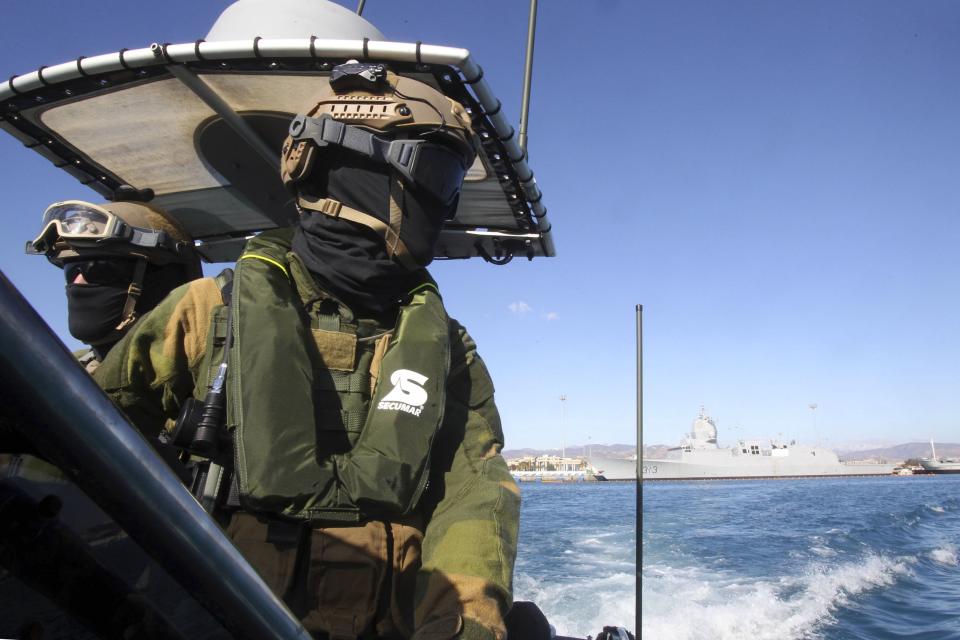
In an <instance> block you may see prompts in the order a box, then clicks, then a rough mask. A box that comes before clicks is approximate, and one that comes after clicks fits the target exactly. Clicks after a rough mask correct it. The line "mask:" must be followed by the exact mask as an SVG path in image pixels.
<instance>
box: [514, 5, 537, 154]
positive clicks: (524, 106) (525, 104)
mask: <svg viewBox="0 0 960 640" xmlns="http://www.w3.org/2000/svg"><path fill="white" fill-rule="evenodd" d="M536 31H537V0H530V20H529V22H528V23H527V62H526V65H525V67H524V72H523V101H522V102H521V103H520V137H519V138H517V144H519V145H520V150H521V151H523V153H524V155H527V114H528V113H529V111H530V83H531V81H532V79H533V41H534V35H535V34H536Z"/></svg>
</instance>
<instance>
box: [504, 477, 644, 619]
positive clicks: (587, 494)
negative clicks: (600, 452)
mask: <svg viewBox="0 0 960 640" xmlns="http://www.w3.org/2000/svg"><path fill="white" fill-rule="evenodd" d="M520 494H521V498H522V500H523V503H522V507H521V514H520V540H519V545H518V549H517V567H516V572H515V574H514V598H515V599H517V600H530V601H532V602H535V603H536V604H537V605H538V606H539V607H540V609H541V610H542V611H543V612H544V614H546V616H547V619H548V620H549V621H550V624H552V625H553V626H554V627H555V628H556V630H557V633H558V634H559V635H568V636H577V637H582V638H586V637H587V635H591V636H596V634H597V632H599V631H601V630H602V629H603V627H604V626H605V625H614V626H621V627H626V628H627V629H629V630H630V631H635V630H636V566H637V564H636V563H637V561H636V548H637V542H636V540H637V538H636V531H637V529H636V517H637V492H636V483H632V482H589V483H569V484H566V483H564V484H560V483H536V482H522V483H520Z"/></svg>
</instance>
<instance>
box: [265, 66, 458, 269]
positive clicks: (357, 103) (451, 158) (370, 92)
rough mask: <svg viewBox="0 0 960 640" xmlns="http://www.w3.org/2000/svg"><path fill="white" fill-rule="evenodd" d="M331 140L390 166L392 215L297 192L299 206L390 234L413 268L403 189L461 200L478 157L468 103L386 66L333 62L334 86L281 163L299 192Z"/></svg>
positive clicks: (298, 129)
mask: <svg viewBox="0 0 960 640" xmlns="http://www.w3.org/2000/svg"><path fill="white" fill-rule="evenodd" d="M331 145H332V146H335V147H339V148H341V149H346V150H349V151H351V152H353V153H355V154H358V155H360V156H362V157H365V158H367V159H369V160H372V161H374V162H377V163H380V164H383V165H385V166H386V167H387V168H388V169H389V170H390V172H391V173H392V174H393V176H394V182H395V183H396V185H397V187H398V189H391V194H390V220H389V221H384V220H381V219H379V218H377V217H375V216H373V215H370V213H369V212H363V211H357V210H356V209H352V208H350V207H347V206H344V205H343V204H342V203H340V202H337V201H335V200H331V199H329V198H319V199H313V198H310V197H308V196H307V195H306V194H304V193H298V194H297V195H298V198H297V204H298V206H299V207H300V208H301V209H309V210H312V211H316V212H319V213H323V214H326V215H329V216H334V217H341V218H345V219H347V220H350V221H352V222H356V223H359V224H362V225H365V226H367V227H370V228H372V229H373V230H374V231H375V232H376V233H377V234H378V235H380V236H382V237H383V239H384V242H385V243H386V247H387V253H388V255H390V257H392V258H395V259H396V260H397V261H399V262H401V263H404V264H406V266H408V267H410V268H414V267H415V265H413V264H412V263H411V261H410V260H409V255H408V252H407V251H406V248H405V246H404V243H403V241H402V240H401V239H400V226H401V221H402V217H403V216H402V212H401V210H400V205H399V203H398V202H397V198H396V194H397V193H398V191H400V190H402V188H403V185H404V183H405V184H408V185H412V186H416V187H417V188H419V189H422V190H424V191H426V192H428V193H429V194H431V195H432V196H433V197H435V198H436V199H437V201H438V202H440V203H443V204H445V205H451V204H453V205H455V203H456V199H457V198H458V197H459V194H460V188H461V186H462V184H463V179H464V177H465V176H466V173H467V170H468V169H469V168H470V165H471V164H472V163H473V160H474V158H475V157H476V147H475V144H474V140H473V134H472V132H471V128H470V116H469V114H468V113H467V112H466V110H465V109H464V107H463V105H461V104H460V103H459V102H456V101H455V100H453V99H451V98H449V97H447V96H445V95H443V94H442V93H441V92H439V91H437V90H436V89H434V88H433V87H431V86H430V85H428V84H426V83H423V82H420V81H418V80H413V79H411V78H407V77H404V76H398V75H396V74H394V73H393V72H391V71H389V70H388V69H387V68H386V66H385V65H383V64H381V63H360V62H356V61H350V62H348V63H346V64H342V65H339V66H337V67H334V69H333V72H332V74H331V76H330V87H329V89H328V90H326V91H325V92H324V93H323V95H322V96H321V98H320V100H319V101H318V102H317V104H316V105H315V106H314V107H313V108H312V109H311V110H310V111H309V112H308V113H307V114H306V115H298V116H296V117H295V118H294V119H293V121H292V122H291V124H290V135H289V136H288V137H287V139H286V140H285V141H284V144H283V150H282V152H281V160H280V175H281V178H282V179H283V183H284V185H285V186H286V187H287V188H288V189H290V190H291V191H294V192H298V191H299V190H298V184H299V183H302V182H305V181H306V180H308V179H309V177H310V174H311V172H312V171H313V170H314V167H315V165H316V163H317V158H318V155H319V154H321V153H322V152H323V149H324V148H325V147H329V146H331ZM454 208H455V206H454Z"/></svg>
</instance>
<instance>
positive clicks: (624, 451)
mask: <svg viewBox="0 0 960 640" xmlns="http://www.w3.org/2000/svg"><path fill="white" fill-rule="evenodd" d="M588 451H589V453H590V455H594V456H599V457H602V458H629V457H630V456H632V455H633V454H635V453H636V452H637V445H635V444H594V445H585V444H577V445H572V446H569V447H566V449H565V450H564V451H563V453H564V454H565V455H566V456H567V457H568V458H584V457H586V456H587V453H588ZM559 455H560V449H530V448H526V449H504V450H503V457H504V458H509V459H511V460H512V459H515V458H524V457H526V456H531V457H533V456H559Z"/></svg>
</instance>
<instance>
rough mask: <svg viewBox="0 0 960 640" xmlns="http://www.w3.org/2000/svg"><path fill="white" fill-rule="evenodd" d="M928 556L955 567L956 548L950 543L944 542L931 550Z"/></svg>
mask: <svg viewBox="0 0 960 640" xmlns="http://www.w3.org/2000/svg"><path fill="white" fill-rule="evenodd" d="M930 557H931V558H933V560H934V562H939V563H940V564H944V565H947V566H948V567H955V566H956V565H957V548H956V547H955V546H953V545H952V544H945V545H943V546H942V547H939V548H937V549H934V550H933V551H931V552H930Z"/></svg>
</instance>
